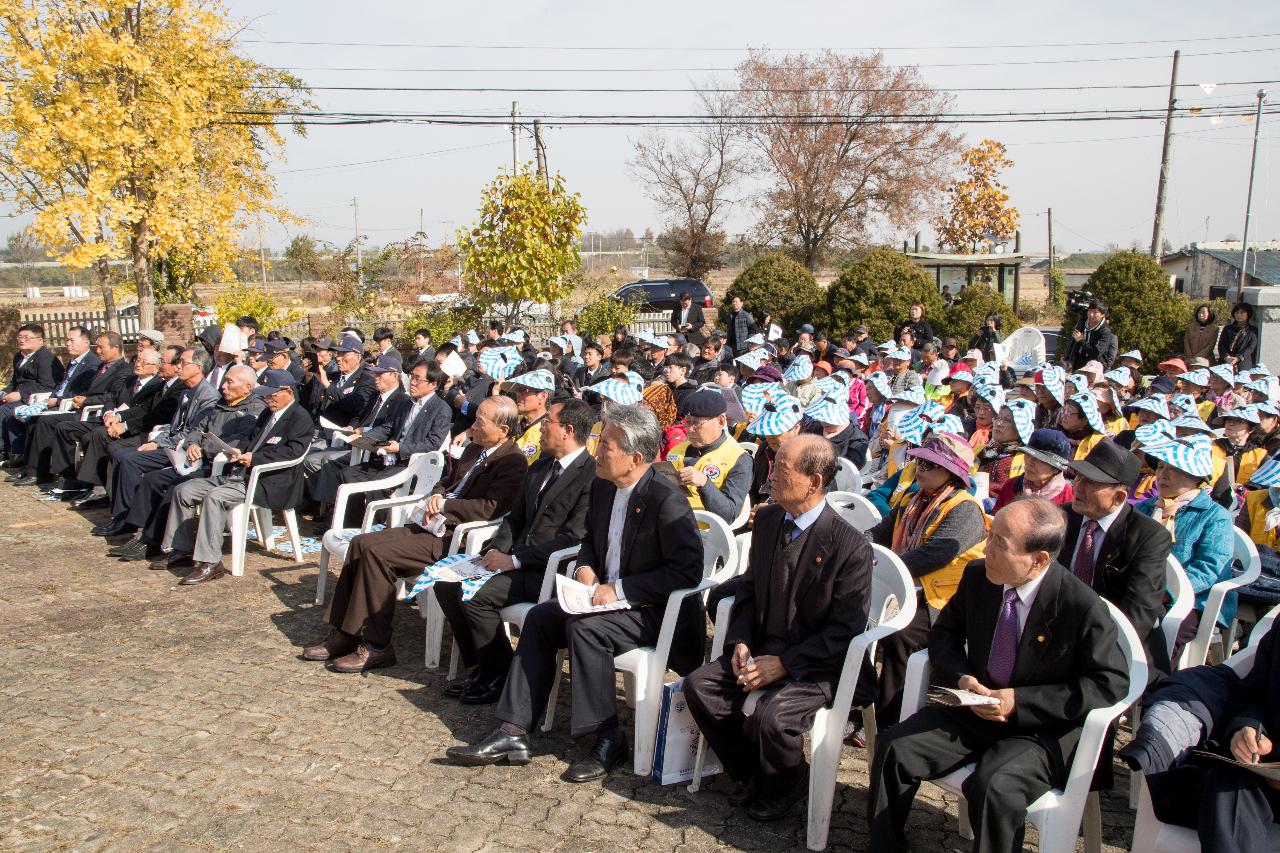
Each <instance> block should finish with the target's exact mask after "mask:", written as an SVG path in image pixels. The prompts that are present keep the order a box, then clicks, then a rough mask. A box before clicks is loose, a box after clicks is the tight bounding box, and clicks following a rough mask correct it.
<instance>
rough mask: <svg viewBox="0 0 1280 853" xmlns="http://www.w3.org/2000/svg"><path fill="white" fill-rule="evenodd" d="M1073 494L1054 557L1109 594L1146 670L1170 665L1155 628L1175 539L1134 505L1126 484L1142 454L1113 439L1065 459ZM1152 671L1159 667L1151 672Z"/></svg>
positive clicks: (1101, 592) (1134, 476)
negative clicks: (1142, 653)
mask: <svg viewBox="0 0 1280 853" xmlns="http://www.w3.org/2000/svg"><path fill="white" fill-rule="evenodd" d="M1067 467H1068V471H1069V472H1070V473H1071V474H1073V475H1074V476H1073V478H1072V480H1071V485H1072V488H1073V490H1074V494H1073V495H1072V498H1071V505H1070V507H1064V509H1066V510H1067V537H1066V540H1065V542H1064V543H1063V546H1062V551H1061V552H1060V553H1059V554H1058V562H1060V563H1062V565H1064V566H1066V567H1067V568H1068V569H1070V570H1071V572H1072V573H1073V574H1074V575H1075V576H1076V577H1078V578H1080V580H1082V581H1084V582H1085V583H1087V584H1089V585H1090V586H1091V587H1093V589H1094V591H1095V592H1097V593H1098V595H1101V596H1102V597H1103V598H1105V599H1106V600H1107V601H1110V602H1111V603H1112V604H1114V605H1115V606H1116V607H1118V608H1120V611H1121V612H1122V613H1124V615H1125V616H1126V617H1128V619H1129V621H1130V622H1131V623H1132V624H1133V627H1134V628H1135V629H1136V630H1137V632H1138V636H1140V637H1143V638H1144V640H1143V644H1144V645H1145V646H1146V649H1147V659H1148V660H1150V661H1151V663H1152V664H1153V666H1152V669H1151V674H1152V677H1154V676H1155V675H1157V674H1159V673H1160V672H1163V673H1168V672H1169V652H1168V650H1167V649H1165V647H1164V640H1163V638H1162V637H1161V635H1160V634H1159V632H1158V631H1157V630H1156V622H1157V620H1159V619H1160V617H1161V616H1163V615H1164V613H1165V609H1166V608H1165V604H1164V588H1165V581H1164V576H1165V561H1166V560H1167V559H1168V557H1169V549H1170V547H1171V546H1172V544H1173V539H1172V537H1171V536H1170V535H1169V531H1167V530H1165V528H1164V526H1163V525H1161V524H1160V523H1159V522H1158V521H1154V520H1152V519H1151V518H1148V517H1147V516H1145V515H1143V514H1142V513H1140V512H1135V511H1134V509H1133V507H1132V506H1130V504H1129V500H1128V499H1129V487H1130V486H1132V485H1133V483H1134V481H1135V480H1137V479H1138V473H1139V471H1140V470H1141V469H1142V462H1141V460H1139V459H1138V457H1137V456H1135V455H1134V454H1132V453H1130V452H1129V451H1128V450H1125V449H1124V448H1123V447H1121V446H1120V445H1118V444H1116V443H1115V442H1113V441H1103V442H1100V443H1099V444H1098V445H1097V446H1096V447H1094V448H1093V450H1091V451H1089V455H1088V456H1086V457H1085V458H1084V459H1081V460H1079V461H1076V462H1072V463H1070V465H1068V466H1067ZM1157 671H1158V672H1157Z"/></svg>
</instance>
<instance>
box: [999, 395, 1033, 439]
mask: <svg viewBox="0 0 1280 853" xmlns="http://www.w3.org/2000/svg"><path fill="white" fill-rule="evenodd" d="M1004 408H1006V409H1008V410H1009V414H1011V415H1012V416H1013V425H1014V427H1015V428H1016V429H1017V430H1018V440H1019V441H1020V442H1021V443H1022V444H1026V443H1027V442H1028V441H1029V440H1030V439H1031V433H1033V432H1035V428H1036V423H1035V421H1036V404H1035V403H1033V402H1031V401H1030V400H1023V399H1021V398H1017V399H1012V400H1005V402H1004Z"/></svg>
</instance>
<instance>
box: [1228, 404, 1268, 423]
mask: <svg viewBox="0 0 1280 853" xmlns="http://www.w3.org/2000/svg"><path fill="white" fill-rule="evenodd" d="M1219 417H1221V418H1222V419H1223V420H1224V421H1225V420H1226V419H1227V418H1235V419H1237V420H1241V421H1245V422H1247V423H1251V424H1254V425H1258V424H1261V423H1262V421H1260V420H1258V407H1257V406H1238V407H1237V408H1234V409H1231V410H1230V411H1226V412H1221V413H1219Z"/></svg>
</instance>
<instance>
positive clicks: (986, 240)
mask: <svg viewBox="0 0 1280 853" xmlns="http://www.w3.org/2000/svg"><path fill="white" fill-rule="evenodd" d="M959 166H960V169H961V172H962V177H959V178H957V179H956V180H954V181H952V182H951V183H949V184H948V185H947V187H946V194H947V201H946V212H945V213H943V214H942V215H940V216H939V217H938V218H937V219H935V220H934V223H933V228H934V231H935V232H936V233H937V235H938V243H939V244H940V245H941V246H944V247H947V248H950V249H952V250H953V251H955V252H957V253H959V254H963V255H968V254H972V253H974V252H976V251H977V250H978V248H979V247H983V248H985V247H988V246H990V244H991V243H993V242H995V241H997V240H1007V239H1009V238H1010V237H1012V236H1013V233H1014V231H1015V230H1017V227H1018V219H1019V217H1018V209H1017V208H1015V207H1013V206H1011V205H1010V204H1009V194H1008V193H1007V192H1005V190H1007V189H1008V187H1006V186H1005V185H1004V184H1002V183H1000V173H1001V172H1002V171H1004V170H1005V169H1008V168H1010V167H1011V166H1013V161H1012V160H1010V159H1009V158H1008V157H1006V156H1005V147H1004V143H1002V142H997V141H996V140H994V139H984V140H982V142H980V143H979V144H977V145H975V146H973V147H971V148H967V149H965V150H964V152H963V153H961V155H960V162H959Z"/></svg>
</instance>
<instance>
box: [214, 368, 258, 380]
mask: <svg viewBox="0 0 1280 853" xmlns="http://www.w3.org/2000/svg"><path fill="white" fill-rule="evenodd" d="M228 379H234V380H235V381H237V382H248V383H249V384H250V385H257V384H258V374H256V373H254V372H253V368H252V367H250V366H249V365H247V364H237V365H235V366H234V367H232V368H231V369H230V370H228V371H227V372H226V374H224V375H223V377H222V381H223V382H225V381H227V380H228Z"/></svg>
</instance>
